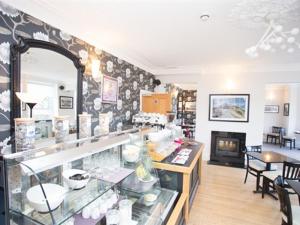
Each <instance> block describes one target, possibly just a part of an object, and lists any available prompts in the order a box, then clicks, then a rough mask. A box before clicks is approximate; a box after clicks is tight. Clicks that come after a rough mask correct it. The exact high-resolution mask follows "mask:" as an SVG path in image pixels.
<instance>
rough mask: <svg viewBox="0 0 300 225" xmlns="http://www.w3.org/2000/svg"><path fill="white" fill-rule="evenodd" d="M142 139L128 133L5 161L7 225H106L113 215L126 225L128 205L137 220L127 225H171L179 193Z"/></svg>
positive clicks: (57, 146) (81, 140) (22, 154)
mask: <svg viewBox="0 0 300 225" xmlns="http://www.w3.org/2000/svg"><path fill="white" fill-rule="evenodd" d="M131 132H133V133H134V132H136V130H132V131H130V132H129V133H131ZM136 137H138V138H136ZM142 137H143V132H142V131H140V132H139V133H136V134H135V135H130V134H128V133H125V132H124V133H122V134H120V133H118V134H112V135H108V136H105V137H92V138H85V139H80V140H76V141H72V142H66V143H61V144H56V145H53V146H50V147H46V148H40V149H33V150H29V151H26V152H19V153H15V154H10V155H5V156H4V167H5V190H6V208H7V211H8V212H9V213H7V215H8V216H7V218H6V224H7V225H12V224H25V225H27V224H30V225H31V224H45V225H50V224H55V225H59V224H66V225H71V224H72V225H73V224H76V225H80V224H82V225H83V224H84V225H90V224H91V225H92V224H105V221H106V219H108V218H106V217H108V216H107V215H109V216H111V215H113V212H114V211H112V209H116V212H117V214H116V215H115V216H117V217H119V221H120V218H123V217H122V211H121V207H120V208H119V205H120V201H122V200H124V199H129V200H130V202H132V217H131V220H130V221H127V222H126V223H124V220H123V221H122V223H121V224H125V225H126V224H128V225H129V224H141V225H145V224H146V225H154V224H166V223H167V221H168V219H169V217H170V215H171V213H172V209H173V208H174V207H175V204H176V201H177V199H178V192H177V191H176V190H170V189H166V188H162V187H161V185H160V179H159V177H158V174H157V171H156V169H154V168H153V165H152V161H151V160H150V159H149V157H147V154H146V150H145V147H144V144H143V142H142V141H141V140H142ZM130 210H131V209H130ZM123 216H124V215H123ZM110 219H111V218H110Z"/></svg>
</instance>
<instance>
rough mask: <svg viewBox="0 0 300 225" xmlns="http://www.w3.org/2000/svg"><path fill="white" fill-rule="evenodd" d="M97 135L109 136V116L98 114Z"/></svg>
mask: <svg viewBox="0 0 300 225" xmlns="http://www.w3.org/2000/svg"><path fill="white" fill-rule="evenodd" d="M99 127H100V131H99V135H106V134H109V114H108V113H99Z"/></svg>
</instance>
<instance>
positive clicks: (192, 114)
mask: <svg viewBox="0 0 300 225" xmlns="http://www.w3.org/2000/svg"><path fill="white" fill-rule="evenodd" d="M196 99H197V91H196V90H181V92H180V93H179V94H178V102H180V101H182V100H183V102H196ZM177 118H178V119H182V118H183V119H184V121H185V123H186V124H196V111H184V112H183V113H182V111H180V110H179V111H178V113H177Z"/></svg>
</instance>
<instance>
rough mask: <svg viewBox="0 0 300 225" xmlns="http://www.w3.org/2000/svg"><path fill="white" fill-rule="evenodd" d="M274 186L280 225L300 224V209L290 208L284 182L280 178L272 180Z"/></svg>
mask: <svg viewBox="0 0 300 225" xmlns="http://www.w3.org/2000/svg"><path fill="white" fill-rule="evenodd" d="M274 186H275V189H276V191H277V194H278V198H279V201H280V211H281V218H282V222H281V225H299V224H300V207H299V206H292V205H291V201H290V197H289V192H288V191H287V190H286V189H285V188H284V186H285V185H284V180H283V178H282V177H281V176H279V177H277V178H276V179H275V180H274Z"/></svg>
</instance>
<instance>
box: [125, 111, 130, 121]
mask: <svg viewBox="0 0 300 225" xmlns="http://www.w3.org/2000/svg"><path fill="white" fill-rule="evenodd" d="M125 116H126V120H129V119H130V111H129V110H128V111H126V113H125Z"/></svg>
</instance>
